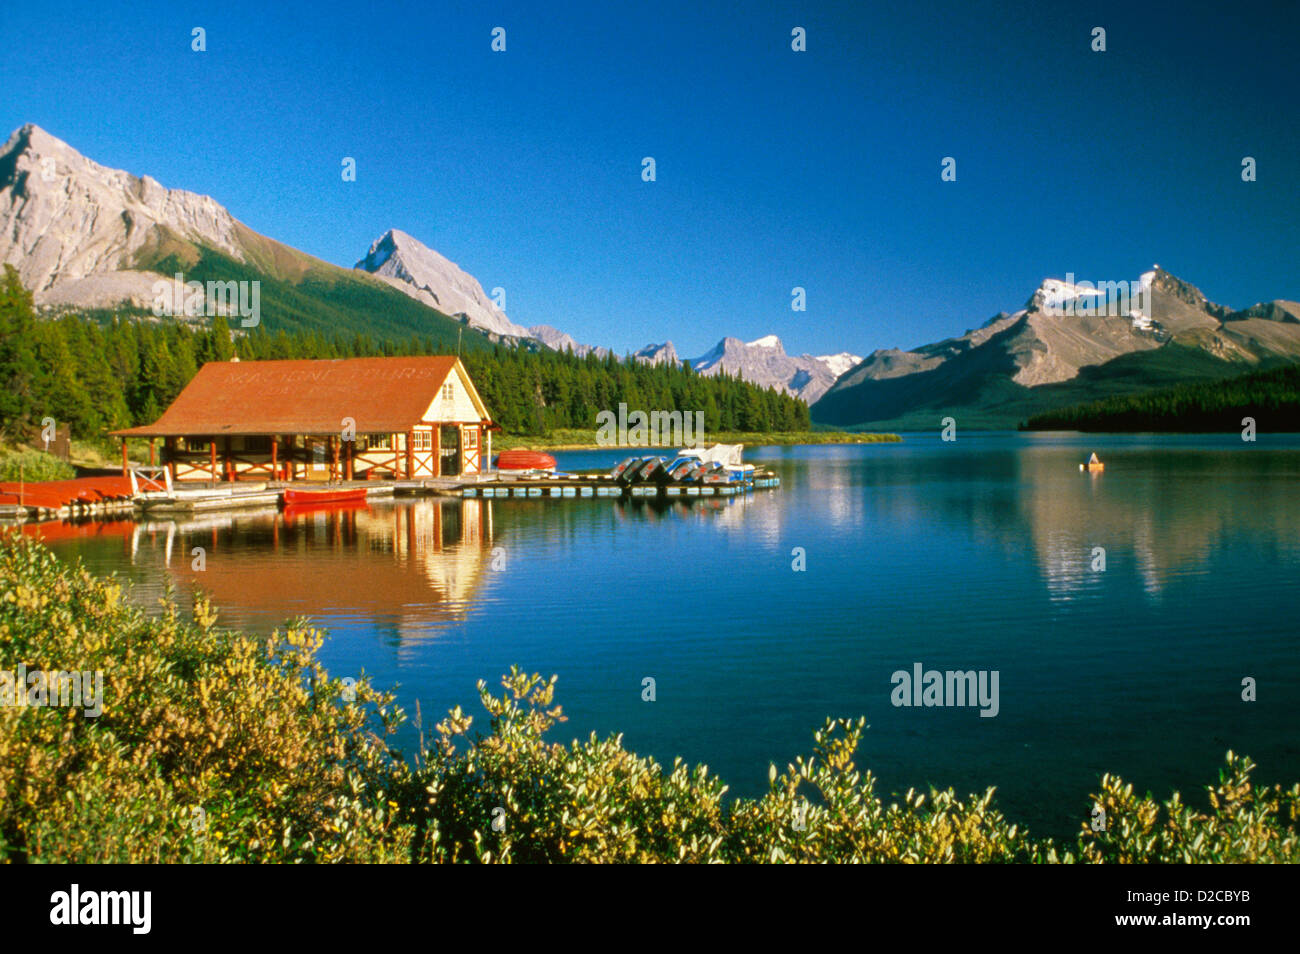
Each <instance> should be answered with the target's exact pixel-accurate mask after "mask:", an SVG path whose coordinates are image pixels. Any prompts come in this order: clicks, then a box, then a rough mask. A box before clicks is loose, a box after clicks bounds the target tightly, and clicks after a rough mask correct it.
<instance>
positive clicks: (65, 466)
mask: <svg viewBox="0 0 1300 954" xmlns="http://www.w3.org/2000/svg"><path fill="white" fill-rule="evenodd" d="M76 476H77V471H76V469H75V468H74V467H73V466H72V465H71V464H69V463H68V462H67V461H62V460H59V458H57V457H55V456H54V455H53V454H47V453H45V452H44V451H38V450H31V449H29V448H23V449H21V450H11V449H9V448H5V449H3V450H0V483H10V482H13V483H16V482H17V481H18V480H19V479H22V480H24V481H36V480H71V479H72V478H73V477H76Z"/></svg>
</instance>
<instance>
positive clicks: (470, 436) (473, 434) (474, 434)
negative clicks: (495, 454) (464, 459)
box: [465, 427, 478, 450]
mask: <svg viewBox="0 0 1300 954" xmlns="http://www.w3.org/2000/svg"><path fill="white" fill-rule="evenodd" d="M477 448H478V428H477V427H467V428H465V449H466V450H476V449H477Z"/></svg>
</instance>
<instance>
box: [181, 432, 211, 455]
mask: <svg viewBox="0 0 1300 954" xmlns="http://www.w3.org/2000/svg"><path fill="white" fill-rule="evenodd" d="M183 440H184V444H185V450H187V451H191V452H198V451H206V450H208V448H209V446H210V445H211V444H212V441H213V438H212V437H210V436H209V435H207V434H194V435H191V436H189V437H186V438H184V439H183Z"/></svg>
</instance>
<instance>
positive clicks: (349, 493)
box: [284, 487, 366, 507]
mask: <svg viewBox="0 0 1300 954" xmlns="http://www.w3.org/2000/svg"><path fill="white" fill-rule="evenodd" d="M365 502H366V488H365V487H349V488H348V489H346V490H286V491H285V492H284V505H285V506H286V507H318V506H320V505H321V504H345V503H365Z"/></svg>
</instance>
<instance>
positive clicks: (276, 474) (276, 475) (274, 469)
mask: <svg viewBox="0 0 1300 954" xmlns="http://www.w3.org/2000/svg"><path fill="white" fill-rule="evenodd" d="M279 446H280V435H279V434H272V435H271V479H272V480H279V479H280V465H279V463H278V462H277V461H276V453H275V452H276V449H277V448H279Z"/></svg>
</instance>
